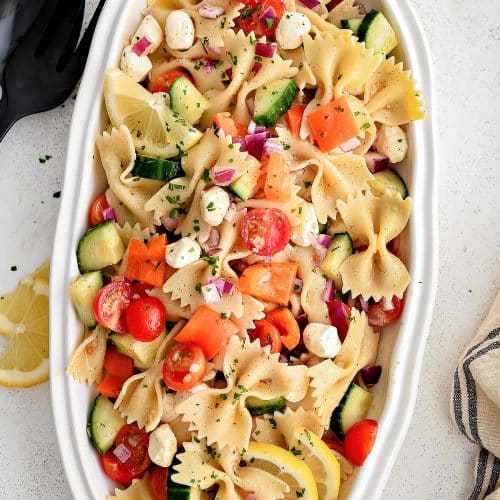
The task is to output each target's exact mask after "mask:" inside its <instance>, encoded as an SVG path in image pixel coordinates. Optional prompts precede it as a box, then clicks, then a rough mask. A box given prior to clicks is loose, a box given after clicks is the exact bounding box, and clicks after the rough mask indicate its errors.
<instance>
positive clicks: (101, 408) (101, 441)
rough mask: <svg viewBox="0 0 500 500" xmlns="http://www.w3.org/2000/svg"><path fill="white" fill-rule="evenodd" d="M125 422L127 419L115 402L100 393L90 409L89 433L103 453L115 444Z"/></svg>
mask: <svg viewBox="0 0 500 500" xmlns="http://www.w3.org/2000/svg"><path fill="white" fill-rule="evenodd" d="M125 424H126V422H125V419H124V418H122V417H121V415H120V413H119V412H118V410H116V409H115V407H114V406H113V403H112V402H111V401H110V400H109V399H108V398H107V397H105V396H103V395H102V394H99V396H97V397H96V398H95V401H94V404H93V405H92V410H91V411H90V416H89V421H88V425H87V433H88V435H89V437H90V440H91V441H92V444H93V445H94V446H95V449H96V450H97V451H98V452H99V453H100V454H101V455H103V454H104V453H106V452H107V451H108V450H109V449H110V448H111V447H112V446H113V443H114V442H115V438H116V435H117V434H118V432H119V430H120V429H121V428H122V427H123V426H124V425H125Z"/></svg>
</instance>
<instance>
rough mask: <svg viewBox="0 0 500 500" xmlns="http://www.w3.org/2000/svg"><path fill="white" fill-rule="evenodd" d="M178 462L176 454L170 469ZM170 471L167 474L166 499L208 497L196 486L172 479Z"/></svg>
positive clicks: (199, 499)
mask: <svg viewBox="0 0 500 500" xmlns="http://www.w3.org/2000/svg"><path fill="white" fill-rule="evenodd" d="M177 464H179V459H178V458H177V456H175V457H174V460H173V462H172V466H171V469H170V471H171V472H172V473H173V472H174V471H175V465H177ZM172 473H171V474H167V482H166V488H167V496H168V500H208V499H209V498H210V497H209V495H208V494H207V493H205V492H204V491H202V490H199V489H198V488H193V487H191V486H185V485H184V484H179V483H176V482H174V481H172Z"/></svg>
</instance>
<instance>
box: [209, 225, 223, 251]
mask: <svg viewBox="0 0 500 500" xmlns="http://www.w3.org/2000/svg"><path fill="white" fill-rule="evenodd" d="M219 240H220V233H219V231H218V230H217V229H215V227H213V228H211V229H210V234H209V235H208V239H207V241H205V245H206V246H207V247H208V248H215V247H216V246H217V245H218V244H219Z"/></svg>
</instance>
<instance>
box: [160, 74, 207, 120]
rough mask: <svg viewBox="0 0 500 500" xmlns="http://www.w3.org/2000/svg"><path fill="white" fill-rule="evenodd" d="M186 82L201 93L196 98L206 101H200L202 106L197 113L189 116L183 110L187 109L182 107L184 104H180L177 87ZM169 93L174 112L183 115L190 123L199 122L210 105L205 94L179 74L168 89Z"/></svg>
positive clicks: (171, 107)
mask: <svg viewBox="0 0 500 500" xmlns="http://www.w3.org/2000/svg"><path fill="white" fill-rule="evenodd" d="M184 82H186V83H185V85H187V87H188V88H189V87H193V89H194V91H196V92H197V93H198V94H199V96H196V99H200V100H201V99H203V100H204V101H205V102H203V104H202V103H201V102H200V107H199V108H197V111H196V114H195V115H194V116H189V117H187V116H185V113H183V111H185V110H183V109H181V108H182V106H179V105H178V104H179V102H178V101H179V99H178V98H177V91H178V88H177V87H179V86H180V85H183V84H184ZM179 90H180V89H179ZM168 95H169V96H170V109H171V110H172V111H173V112H174V113H178V114H179V115H181V116H182V117H183V118H184V119H185V120H186V121H187V122H189V123H196V122H198V121H199V120H200V118H201V116H202V115H203V113H204V112H205V110H206V109H207V107H208V102H207V100H206V99H205V97H204V96H203V94H202V93H201V92H200V91H199V90H198V89H197V88H196V87H195V86H194V85H193V84H192V83H191V82H190V81H189V80H188V79H187V78H186V77H185V76H179V77H177V78H176V79H175V80H174V81H173V82H172V84H171V85H170V88H169V89H168ZM184 95H185V96H186V97H188V96H187V95H186V94H184ZM196 99H195V100H196ZM186 110H187V108H186ZM187 111H189V110H187Z"/></svg>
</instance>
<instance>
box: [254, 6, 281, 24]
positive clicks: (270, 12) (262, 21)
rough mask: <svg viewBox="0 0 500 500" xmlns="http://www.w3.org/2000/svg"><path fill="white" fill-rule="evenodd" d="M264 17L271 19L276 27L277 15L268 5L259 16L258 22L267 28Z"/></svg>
mask: <svg viewBox="0 0 500 500" xmlns="http://www.w3.org/2000/svg"><path fill="white" fill-rule="evenodd" d="M266 19H272V20H273V23H274V25H273V26H274V27H276V21H277V20H278V16H277V15H276V11H275V10H274V9H273V8H272V7H268V8H267V9H266V10H265V11H264V12H263V13H262V14H261V16H260V17H259V21H260V24H262V26H264V28H268V27H269V26H268V25H267V21H266Z"/></svg>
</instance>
